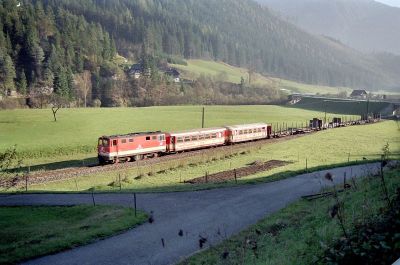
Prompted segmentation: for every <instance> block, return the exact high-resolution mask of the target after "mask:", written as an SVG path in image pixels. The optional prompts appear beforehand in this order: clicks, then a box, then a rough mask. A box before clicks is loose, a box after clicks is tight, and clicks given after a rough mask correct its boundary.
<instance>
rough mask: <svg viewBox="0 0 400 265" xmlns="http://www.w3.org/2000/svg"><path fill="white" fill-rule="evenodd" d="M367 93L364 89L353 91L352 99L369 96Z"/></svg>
mask: <svg viewBox="0 0 400 265" xmlns="http://www.w3.org/2000/svg"><path fill="white" fill-rule="evenodd" d="M367 94H368V93H367V91H365V90H364V89H356V90H353V92H351V95H350V96H351V97H355V96H364V95H367Z"/></svg>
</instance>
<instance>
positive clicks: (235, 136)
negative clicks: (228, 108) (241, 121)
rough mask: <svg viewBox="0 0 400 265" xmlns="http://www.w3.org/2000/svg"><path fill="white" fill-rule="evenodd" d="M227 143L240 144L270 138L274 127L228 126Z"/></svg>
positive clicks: (265, 125) (253, 125)
mask: <svg viewBox="0 0 400 265" xmlns="http://www.w3.org/2000/svg"><path fill="white" fill-rule="evenodd" d="M226 129H227V142H228V143H230V144H232V143H240V142H246V141H253V140H259V139H265V138H270V136H271V132H272V127H271V125H268V124H265V123H255V124H245V125H233V126H226Z"/></svg>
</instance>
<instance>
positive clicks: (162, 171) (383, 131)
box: [29, 121, 400, 192]
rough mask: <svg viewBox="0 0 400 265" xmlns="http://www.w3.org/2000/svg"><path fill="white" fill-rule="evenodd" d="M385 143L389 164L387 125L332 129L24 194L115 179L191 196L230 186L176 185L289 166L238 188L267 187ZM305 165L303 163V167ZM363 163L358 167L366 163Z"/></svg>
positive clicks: (397, 140) (393, 132) (103, 187)
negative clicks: (273, 164) (272, 164)
mask: <svg viewBox="0 0 400 265" xmlns="http://www.w3.org/2000/svg"><path fill="white" fill-rule="evenodd" d="M386 143H389V145H390V149H391V151H392V153H393V154H397V155H393V156H392V157H393V158H396V157H397V158H398V157H399V155H398V154H399V153H400V137H399V131H398V128H397V125H396V123H395V122H393V121H388V122H382V123H377V124H373V125H365V126H354V127H347V128H338V129H333V130H328V131H323V132H319V133H316V134H313V135H307V136H304V137H300V138H297V139H292V140H289V141H282V142H277V143H274V144H267V145H264V146H260V147H256V148H250V150H247V151H245V152H240V153H239V154H231V153H230V152H229V151H227V152H220V151H215V152H214V153H213V154H212V155H210V156H198V157H194V158H190V159H187V158H186V159H185V160H183V161H171V162H166V163H162V164H158V165H153V166H141V167H134V168H130V169H124V170H119V171H113V172H106V173H100V174H95V175H90V176H81V177H77V178H73V179H69V180H63V181H59V182H51V183H46V184H40V185H31V186H30V187H29V190H30V191H72V192H76V191H85V190H88V189H90V188H92V187H94V188H95V189H96V190H97V191H119V176H121V180H122V181H121V186H122V189H123V190H135V191H150V190H151V191H171V190H194V189H205V188H214V187H221V186H229V185H235V182H234V180H233V179H232V181H229V182H228V183H224V184H218V185H217V184H211V183H208V184H204V185H192V184H185V183H182V182H183V181H184V180H189V179H193V178H196V177H201V176H204V175H205V172H208V173H209V174H212V173H216V172H221V171H224V170H229V169H233V168H240V167H243V166H246V165H248V164H250V163H253V162H254V161H268V160H284V161H292V162H293V163H292V164H289V165H286V166H284V167H280V168H276V169H273V170H271V171H267V172H261V173H258V174H255V175H252V176H248V177H244V178H242V179H240V180H239V181H238V183H239V184H246V183H257V182H262V181H271V180H276V179H280V178H283V177H288V176H292V175H294V174H299V173H302V172H304V170H305V167H306V163H307V167H308V170H310V171H311V170H315V169H319V168H326V167H332V166H335V165H344V164H347V163H348V161H350V163H355V162H357V161H358V162H363V161H364V160H366V161H373V160H377V159H380V154H381V152H382V151H381V149H382V147H383V146H384V145H385V144H386ZM306 161H307V162H306ZM366 161H364V162H366Z"/></svg>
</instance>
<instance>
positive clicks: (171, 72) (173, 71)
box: [165, 68, 181, 77]
mask: <svg viewBox="0 0 400 265" xmlns="http://www.w3.org/2000/svg"><path fill="white" fill-rule="evenodd" d="M165 74H166V75H170V76H174V77H179V76H180V75H181V74H180V73H179V71H178V70H176V69H174V68H170V69H168V70H166V71H165Z"/></svg>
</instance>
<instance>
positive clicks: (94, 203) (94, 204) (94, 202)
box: [92, 188, 96, 207]
mask: <svg viewBox="0 0 400 265" xmlns="http://www.w3.org/2000/svg"><path fill="white" fill-rule="evenodd" d="M92 201H93V207H95V206H96V201H95V200H94V188H92Z"/></svg>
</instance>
